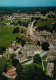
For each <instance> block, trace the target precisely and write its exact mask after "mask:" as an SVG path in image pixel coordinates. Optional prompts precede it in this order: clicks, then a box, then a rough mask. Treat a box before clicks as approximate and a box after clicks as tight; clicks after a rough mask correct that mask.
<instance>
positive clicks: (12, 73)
mask: <svg viewBox="0 0 56 80" xmlns="http://www.w3.org/2000/svg"><path fill="white" fill-rule="evenodd" d="M6 74H7V75H14V74H16V71H15V70H13V71H10V72H7V73H6Z"/></svg>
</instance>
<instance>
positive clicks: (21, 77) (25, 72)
mask: <svg viewBox="0 0 56 80" xmlns="http://www.w3.org/2000/svg"><path fill="white" fill-rule="evenodd" d="M16 72H17V77H16V79H15V80H51V79H50V78H49V77H48V76H46V74H45V72H43V70H42V69H40V68H38V67H37V65H36V64H30V65H25V66H23V68H22V66H21V65H18V66H17V69H16Z"/></svg>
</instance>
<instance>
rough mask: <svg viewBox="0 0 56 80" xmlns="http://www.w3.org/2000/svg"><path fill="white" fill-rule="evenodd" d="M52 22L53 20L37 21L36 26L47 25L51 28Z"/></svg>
mask: <svg viewBox="0 0 56 80" xmlns="http://www.w3.org/2000/svg"><path fill="white" fill-rule="evenodd" d="M52 22H53V21H38V22H37V24H36V26H37V27H40V26H44V25H47V27H51V28H52V27H53V25H52Z"/></svg>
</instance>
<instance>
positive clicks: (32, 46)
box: [0, 11, 56, 79]
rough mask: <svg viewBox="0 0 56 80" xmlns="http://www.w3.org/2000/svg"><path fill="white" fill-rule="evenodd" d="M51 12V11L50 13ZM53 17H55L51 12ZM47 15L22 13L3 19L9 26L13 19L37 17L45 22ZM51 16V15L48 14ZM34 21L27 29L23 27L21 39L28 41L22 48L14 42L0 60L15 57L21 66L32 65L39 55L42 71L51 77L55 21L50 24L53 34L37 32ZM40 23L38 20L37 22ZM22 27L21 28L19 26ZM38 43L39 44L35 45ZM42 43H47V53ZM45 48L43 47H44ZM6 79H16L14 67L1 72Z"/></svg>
mask: <svg viewBox="0 0 56 80" xmlns="http://www.w3.org/2000/svg"><path fill="white" fill-rule="evenodd" d="M51 12H52V11H51ZM52 14H53V15H56V14H55V13H53V12H52ZM48 15H49V14H46V15H45V16H43V14H41V12H35V14H24V13H20V14H18V13H13V14H12V15H11V16H10V15H5V16H3V19H6V20H9V22H8V23H5V25H7V26H9V25H11V24H10V23H12V22H13V20H14V19H17V18H22V19H23V20H24V19H31V18H32V17H33V18H34V17H37V18H38V17H39V18H41V19H44V20H46V19H47V17H48ZM50 15H51V14H50ZM0 19H2V18H1V17H0ZM35 21H36V20H33V21H30V22H29V24H28V26H27V27H25V26H24V27H23V29H24V30H25V33H22V35H23V37H25V38H26V39H27V38H28V39H29V41H26V43H25V44H24V46H22V45H21V44H18V42H17V41H16V40H14V41H13V42H12V43H11V44H10V46H9V47H8V48H6V50H5V51H4V52H3V53H2V55H0V57H1V58H3V57H4V58H6V59H10V58H11V56H12V55H15V58H16V59H18V60H19V62H20V63H21V64H22V65H28V64H32V63H33V57H34V55H36V54H39V55H40V57H41V61H42V69H43V71H45V72H46V74H47V75H49V76H50V77H53V69H54V63H53V62H52V61H53V60H54V59H55V58H56V31H55V29H56V21H53V22H52V25H53V33H51V32H50V31H47V30H43V31H39V30H36V29H37V26H36V25H34V23H35ZM38 21H40V20H38ZM21 27H22V26H21ZM37 42H39V44H37ZM43 42H48V43H49V45H50V46H49V47H48V48H49V49H48V50H47V51H45V50H43V48H42V46H41V44H42V43H43ZM44 47H45V46H44ZM3 75H5V76H6V77H8V78H12V79H15V77H16V75H17V74H16V67H14V66H12V67H11V68H9V69H8V70H7V72H6V73H5V72H3Z"/></svg>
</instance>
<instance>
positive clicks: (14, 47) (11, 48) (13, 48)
mask: <svg viewBox="0 0 56 80" xmlns="http://www.w3.org/2000/svg"><path fill="white" fill-rule="evenodd" d="M17 48H18V47H17V46H10V47H9V48H8V51H9V52H13V51H15V50H16V49H17Z"/></svg>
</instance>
